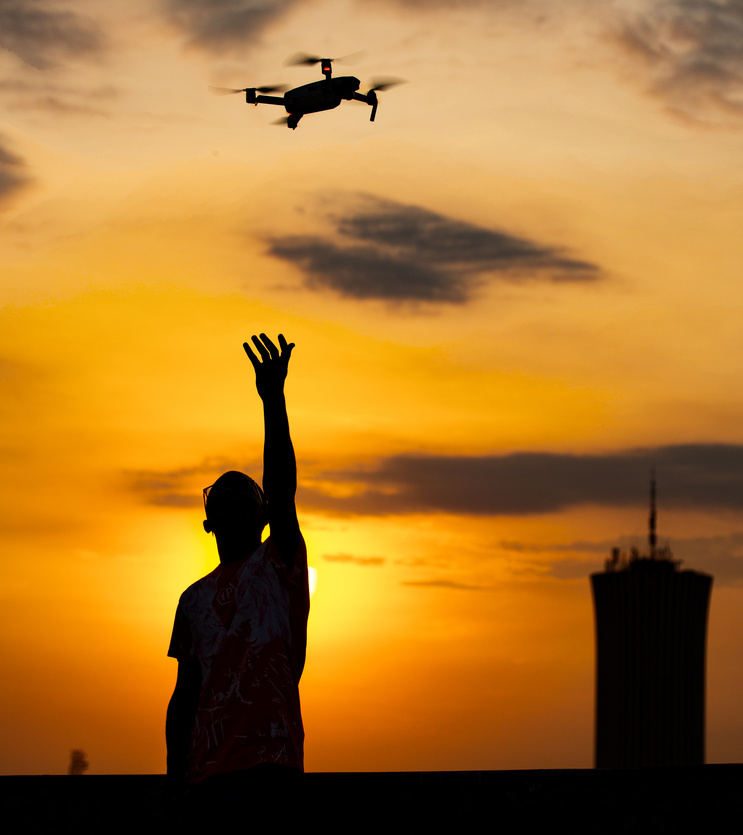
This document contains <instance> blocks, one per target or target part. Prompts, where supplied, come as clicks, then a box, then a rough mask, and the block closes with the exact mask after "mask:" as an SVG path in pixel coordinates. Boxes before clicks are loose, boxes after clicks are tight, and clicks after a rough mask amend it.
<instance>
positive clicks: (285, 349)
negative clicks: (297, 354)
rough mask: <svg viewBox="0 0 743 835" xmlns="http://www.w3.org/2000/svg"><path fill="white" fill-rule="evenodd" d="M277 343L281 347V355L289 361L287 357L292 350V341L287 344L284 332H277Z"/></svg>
mask: <svg viewBox="0 0 743 835" xmlns="http://www.w3.org/2000/svg"><path fill="white" fill-rule="evenodd" d="M279 345H280V347H281V356H282V357H284V356H285V357H286V361H287V362H288V361H289V357H290V356H291V355H292V351H293V350H294V343H293V342H292V343H290V344H287V342H286V339H285V338H284V334H283V333H280V334H279Z"/></svg>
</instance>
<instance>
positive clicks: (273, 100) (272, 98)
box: [250, 96, 286, 107]
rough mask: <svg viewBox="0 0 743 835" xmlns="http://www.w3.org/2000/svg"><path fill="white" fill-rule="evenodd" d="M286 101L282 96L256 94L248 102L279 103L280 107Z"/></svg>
mask: <svg viewBox="0 0 743 835" xmlns="http://www.w3.org/2000/svg"><path fill="white" fill-rule="evenodd" d="M285 103H286V102H285V101H284V97H283V96H256V97H255V99H254V100H253V101H251V102H250V104H280V105H281V106H282V107H283V106H284V104H285Z"/></svg>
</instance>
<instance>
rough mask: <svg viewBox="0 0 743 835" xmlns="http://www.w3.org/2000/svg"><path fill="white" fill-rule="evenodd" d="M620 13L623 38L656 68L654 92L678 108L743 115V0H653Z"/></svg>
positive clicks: (703, 115) (712, 116)
mask: <svg viewBox="0 0 743 835" xmlns="http://www.w3.org/2000/svg"><path fill="white" fill-rule="evenodd" d="M617 14H618V15H619V23H618V28H617V30H616V32H615V37H616V39H617V41H618V42H619V43H620V44H621V45H622V46H623V47H624V49H625V50H626V51H627V52H628V54H630V55H631V56H632V57H633V58H634V59H636V60H639V61H641V62H642V63H643V64H644V65H645V66H646V67H648V68H649V69H650V72H651V75H652V79H653V80H652V83H651V86H650V90H651V92H652V93H654V94H655V95H658V96H661V97H662V98H663V99H664V100H665V101H666V102H667V104H668V105H669V107H670V108H671V109H672V110H673V111H674V112H676V113H678V114H679V115H682V116H685V117H686V118H688V119H691V120H697V121H711V122H715V121H720V120H723V121H726V120H727V121H729V120H730V118H731V117H732V118H734V119H736V120H737V119H740V118H743V3H742V2H741V0H652V2H649V3H645V4H642V5H639V6H635V7H633V9H632V11H629V10H622V9H621V7H620V9H618V10H617Z"/></svg>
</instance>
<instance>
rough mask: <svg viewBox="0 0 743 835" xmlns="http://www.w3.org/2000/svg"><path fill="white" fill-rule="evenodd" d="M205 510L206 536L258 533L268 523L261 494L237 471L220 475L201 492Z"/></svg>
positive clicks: (266, 510) (263, 498)
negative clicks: (211, 534) (208, 534)
mask: <svg viewBox="0 0 743 835" xmlns="http://www.w3.org/2000/svg"><path fill="white" fill-rule="evenodd" d="M204 510H205V511H206V520H205V521H204V530H205V531H206V532H207V533H214V534H216V535H217V536H219V535H220V534H226V535H229V534H234V533H237V532H243V533H247V532H250V531H257V533H258V535H259V536H260V532H261V531H262V530H263V528H264V527H265V526H266V523H267V522H268V507H267V505H266V497H265V496H264V495H263V490H261V488H260V487H259V486H258V485H257V484H256V483H255V482H254V481H253V479H252V478H250V477H249V476H246V475H245V473H239V472H237V471H236V470H230V472H227V473H224V474H223V475H221V476H220V477H219V478H218V479H217V480H216V481H215V482H214V484H212V485H211V487H207V488H205V489H204Z"/></svg>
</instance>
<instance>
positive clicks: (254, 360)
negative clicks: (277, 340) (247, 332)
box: [243, 342, 260, 368]
mask: <svg viewBox="0 0 743 835" xmlns="http://www.w3.org/2000/svg"><path fill="white" fill-rule="evenodd" d="M243 348H245V353H246V354H247V355H248V359H249V360H250V361H251V362H252V363H253V368H258V366H259V365H260V360H259V359H258V357H257V356H256V355H255V354H254V353H253V352H252V351H251V350H250V345H248V343H247V342H243Z"/></svg>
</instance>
